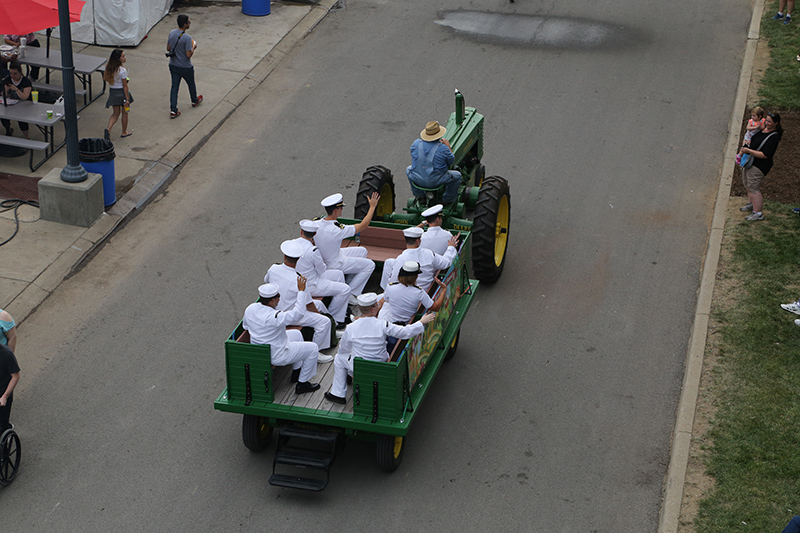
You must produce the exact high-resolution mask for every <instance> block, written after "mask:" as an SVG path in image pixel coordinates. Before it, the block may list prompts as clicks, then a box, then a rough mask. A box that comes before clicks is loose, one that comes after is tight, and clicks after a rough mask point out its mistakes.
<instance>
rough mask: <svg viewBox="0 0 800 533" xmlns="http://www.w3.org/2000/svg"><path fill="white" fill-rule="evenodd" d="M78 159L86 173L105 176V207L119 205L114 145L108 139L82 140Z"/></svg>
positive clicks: (79, 145) (79, 142)
mask: <svg viewBox="0 0 800 533" xmlns="http://www.w3.org/2000/svg"><path fill="white" fill-rule="evenodd" d="M78 157H79V158H80V162H81V166H82V167H83V168H85V169H86V172H91V173H93V174H100V175H101V176H103V205H105V206H106V207H109V206H112V205H114V204H115V203H117V181H116V173H115V171H114V158H115V157H116V154H115V153H114V143H112V142H111V141H110V140H108V139H94V138H86V139H81V140H79V141H78Z"/></svg>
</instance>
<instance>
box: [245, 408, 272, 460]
mask: <svg viewBox="0 0 800 533" xmlns="http://www.w3.org/2000/svg"><path fill="white" fill-rule="evenodd" d="M271 438H272V426H270V425H269V423H268V422H267V419H266V418H264V417H261V416H255V415H243V416H242V440H243V441H244V445H245V446H246V447H247V449H248V450H250V451H251V452H261V451H264V450H265V449H267V446H269V441H270V440H271Z"/></svg>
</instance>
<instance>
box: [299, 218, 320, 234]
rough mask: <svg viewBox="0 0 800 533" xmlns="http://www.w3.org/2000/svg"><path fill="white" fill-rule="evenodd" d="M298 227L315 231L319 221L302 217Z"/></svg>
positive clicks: (310, 231)
mask: <svg viewBox="0 0 800 533" xmlns="http://www.w3.org/2000/svg"><path fill="white" fill-rule="evenodd" d="M300 229H302V230H303V231H307V232H308V233H316V232H317V230H318V229H319V222H317V221H316V220H308V219H307V218H306V219H303V220H301V221H300Z"/></svg>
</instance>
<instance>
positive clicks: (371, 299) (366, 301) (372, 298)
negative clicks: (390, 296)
mask: <svg viewBox="0 0 800 533" xmlns="http://www.w3.org/2000/svg"><path fill="white" fill-rule="evenodd" d="M356 300H357V301H358V305H359V306H361V307H372V306H373V305H375V304H376V303H378V295H377V294H375V293H374V292H365V293H364V294H359V295H358V296H356Z"/></svg>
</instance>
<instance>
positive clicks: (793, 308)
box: [781, 300, 800, 315]
mask: <svg viewBox="0 0 800 533" xmlns="http://www.w3.org/2000/svg"><path fill="white" fill-rule="evenodd" d="M781 309H783V310H785V311H789V312H790V313H794V314H796V315H800V300H798V301H796V302H792V303H790V304H781Z"/></svg>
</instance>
